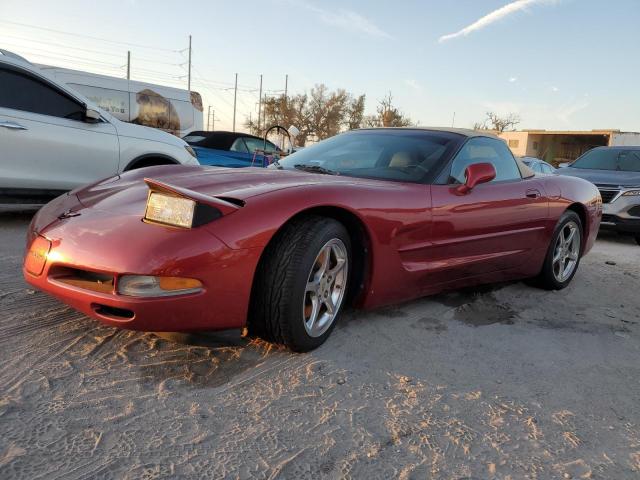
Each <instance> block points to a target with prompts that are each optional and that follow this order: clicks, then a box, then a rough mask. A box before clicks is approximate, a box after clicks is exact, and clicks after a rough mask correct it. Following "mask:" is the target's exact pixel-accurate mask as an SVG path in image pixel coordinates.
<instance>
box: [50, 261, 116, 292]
mask: <svg viewBox="0 0 640 480" xmlns="http://www.w3.org/2000/svg"><path fill="white" fill-rule="evenodd" d="M49 278H51V279H52V280H53V281H55V282H58V283H64V284H65V285H70V286H72V287H76V288H82V289H83V290H91V291H92V292H99V293H113V283H114V282H113V275H109V274H105V273H96V272H89V271H87V270H80V269H78V268H71V267H55V268H53V269H52V271H51V272H49Z"/></svg>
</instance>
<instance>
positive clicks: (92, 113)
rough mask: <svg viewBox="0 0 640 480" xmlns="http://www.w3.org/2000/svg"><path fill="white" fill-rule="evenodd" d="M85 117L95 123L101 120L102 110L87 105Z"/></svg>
mask: <svg viewBox="0 0 640 480" xmlns="http://www.w3.org/2000/svg"><path fill="white" fill-rule="evenodd" d="M84 118H85V119H86V121H87V122H89V123H95V122H99V121H100V119H101V118H102V117H101V116H100V112H98V111H97V110H94V109H92V108H89V107H87V109H86V110H85V111H84Z"/></svg>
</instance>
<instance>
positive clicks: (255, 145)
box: [244, 137, 277, 153]
mask: <svg viewBox="0 0 640 480" xmlns="http://www.w3.org/2000/svg"><path fill="white" fill-rule="evenodd" d="M244 143H246V144H247V147H248V148H249V152H250V153H254V152H255V151H256V150H264V149H265V146H264V140H259V139H257V138H251V137H245V139H244ZM266 150H267V153H270V152H275V151H276V150H277V148H276V146H275V145H274V144H273V143H271V142H269V141H267V148H266Z"/></svg>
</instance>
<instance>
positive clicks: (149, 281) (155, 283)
mask: <svg viewBox="0 0 640 480" xmlns="http://www.w3.org/2000/svg"><path fill="white" fill-rule="evenodd" d="M117 291H118V294H120V295H126V296H129V297H169V296H172V295H186V294H190V293H198V292H201V291H202V283H201V282H200V281H199V280H196V279H195V278H182V277H156V276H151V275H123V276H122V277H120V278H118V284H117Z"/></svg>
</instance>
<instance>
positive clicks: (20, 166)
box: [0, 64, 120, 196]
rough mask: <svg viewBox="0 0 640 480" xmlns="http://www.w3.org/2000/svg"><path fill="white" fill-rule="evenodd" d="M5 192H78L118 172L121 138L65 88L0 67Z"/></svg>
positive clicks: (1, 184)
mask: <svg viewBox="0 0 640 480" xmlns="http://www.w3.org/2000/svg"><path fill="white" fill-rule="evenodd" d="M0 85H2V88H0V152H1V153H0V190H2V191H3V192H4V194H5V195H7V194H9V195H12V194H15V195H18V196H24V195H26V196H32V195H35V196H38V195H42V194H45V195H46V194H47V193H49V194H52V193H58V192H61V191H66V190H70V189H73V188H75V187H77V186H79V185H83V184H86V183H89V182H92V181H95V180H98V179H100V178H104V177H107V176H110V175H113V174H114V173H116V172H117V171H118V163H119V160H120V158H119V157H120V154H119V144H118V136H117V133H116V130H115V128H114V126H113V125H111V124H110V123H109V122H107V121H106V120H104V119H100V120H89V119H86V118H85V111H86V107H85V105H83V104H82V103H81V102H80V101H79V100H77V99H76V98H74V97H73V96H72V95H70V94H69V93H68V92H65V91H64V90H63V89H62V88H58V87H57V86H56V85H54V84H53V83H51V82H49V81H48V80H47V79H45V78H42V77H40V76H39V75H37V74H34V73H33V72H30V71H27V70H26V69H22V68H19V67H17V66H13V65H6V64H5V65H1V64H0Z"/></svg>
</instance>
